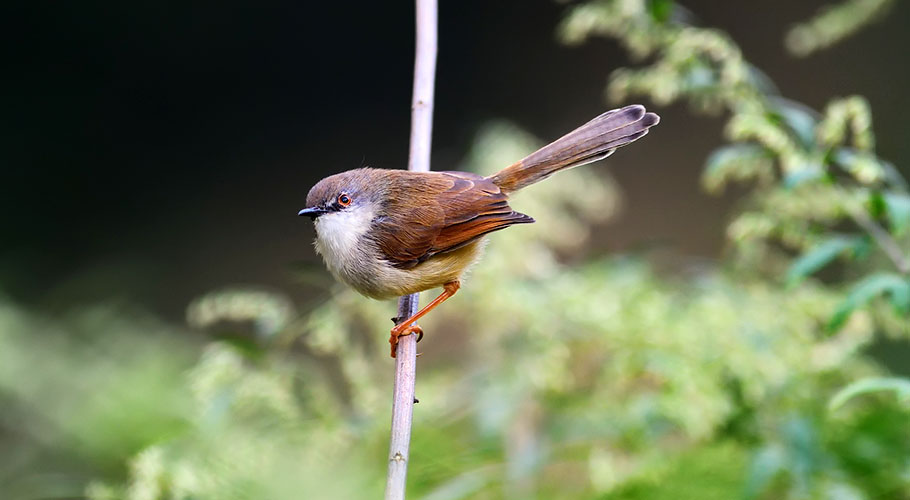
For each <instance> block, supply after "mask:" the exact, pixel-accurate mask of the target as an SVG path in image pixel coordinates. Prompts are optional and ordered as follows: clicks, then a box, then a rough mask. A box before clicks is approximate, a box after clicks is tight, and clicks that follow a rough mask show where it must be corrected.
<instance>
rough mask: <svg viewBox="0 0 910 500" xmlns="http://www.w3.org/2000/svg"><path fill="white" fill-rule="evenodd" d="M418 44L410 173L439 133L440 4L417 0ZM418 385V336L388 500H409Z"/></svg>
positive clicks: (409, 354) (395, 415)
mask: <svg viewBox="0 0 910 500" xmlns="http://www.w3.org/2000/svg"><path fill="white" fill-rule="evenodd" d="M416 7H417V13H416V28H417V43H416V50H415V54H414V94H413V97H412V99H411V147H410V154H409V156H408V170H415V171H421V172H427V171H429V170H430V149H431V145H432V135H433V90H434V83H435V79H436V46H437V44H436V26H437V4H436V0H416ZM419 298H420V295H419V294H416V293H415V294H412V295H407V296H404V297H401V298H400V299H399V301H398V318H399V320H398V321H402V320H404V319H405V318H409V317H411V316H413V315H414V314H416V313H417V310H418V303H419ZM416 381H417V338H416V336H415V335H408V336H407V337H403V338H401V339H399V341H398V350H397V351H396V358H395V388H394V392H393V399H392V432H391V437H390V439H389V472H388V476H387V477H386V490H385V499H386V500H404V498H405V486H406V481H407V475H408V458H409V456H410V455H409V453H410V445H411V421H412V417H413V413H414V386H415V384H416Z"/></svg>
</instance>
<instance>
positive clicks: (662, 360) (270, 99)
mask: <svg viewBox="0 0 910 500" xmlns="http://www.w3.org/2000/svg"><path fill="white" fill-rule="evenodd" d="M844 5H845V6H846V7H844V8H845V9H847V8H852V9H855V10H846V11H844V12H846V14H842V15H841V16H840V17H837V16H830V17H829V18H827V19H822V22H821V24H819V26H821V28H819V29H818V30H817V31H816V32H813V33H815V35H814V36H816V39H817V38H824V33H827V31H825V29H826V27H833V28H831V29H834V30H835V31H836V29H837V27H839V26H840V27H843V26H847V27H848V28H844V29H845V31H849V36H846V37H845V39H843V40H839V41H837V43H834V44H833V45H832V46H830V47H826V48H823V49H820V50H817V51H813V52H812V53H810V54H806V55H799V54H798V52H799V47H800V44H799V43H798V42H799V39H798V38H797V39H796V41H795V42H794V35H793V32H792V30H793V29H794V26H795V25H797V24H798V23H806V22H809V21H810V20H812V19H813V18H814V16H816V15H818V14H819V12H825V11H824V8H825V7H827V6H829V2H824V1H801V2H783V1H777V0H774V1H766V2H709V1H700V0H698V1H696V0H692V1H688V2H684V3H682V4H676V3H674V2H670V1H664V0H656V1H647V2H645V1H632V0H628V1H625V0H614V1H610V0H608V1H594V2H551V1H533V2H529V1H520V0H513V1H500V2H482V1H475V0H465V1H462V2H458V3H457V4H455V3H443V5H441V8H440V27H439V32H440V51H439V60H438V67H439V69H438V75H437V86H436V95H437V101H436V114H435V127H434V153H433V168H434V169H473V170H475V171H480V172H487V173H489V172H492V171H495V170H496V169H498V168H501V167H502V166H505V165H507V164H509V163H511V162H513V161H514V160H515V159H518V158H520V157H521V156H523V155H524V154H526V153H528V152H530V151H531V150H533V149H534V147H536V146H538V145H540V144H542V143H543V142H545V141H547V140H551V139H553V138H555V137H558V136H559V135H561V134H562V133H564V132H565V131H567V130H569V129H571V128H573V127H574V126H576V125H578V124H579V123H582V122H584V121H586V120H587V119H589V118H591V117H593V116H595V115H596V114H598V113H600V112H602V111H603V110H604V109H608V108H610V107H615V106H616V105H619V104H623V103H628V102H633V101H634V102H642V103H645V104H647V105H648V106H649V107H650V108H653V109H654V110H655V111H657V112H658V113H660V114H661V116H662V119H663V120H662V122H661V124H660V126H659V127H658V128H656V129H655V130H654V131H653V133H652V134H650V135H649V136H648V137H647V138H646V139H645V140H643V141H642V142H640V143H637V144H635V145H634V146H633V147H630V148H628V149H625V150H622V151H620V152H618V153H617V154H616V155H615V156H614V157H612V158H611V159H610V160H608V161H607V162H604V163H602V164H597V165H595V166H592V167H589V168H585V169H583V170H580V171H578V172H571V173H566V174H565V175H560V176H558V177H555V178H554V179H552V180H551V181H549V182H548V183H546V184H541V185H540V186H537V187H535V188H533V189H531V190H529V191H528V192H527V193H522V194H521V195H520V196H519V197H517V198H516V200H515V202H514V203H513V204H514V206H515V207H516V209H518V210H520V211H522V212H525V213H528V214H531V215H533V216H534V217H535V218H536V219H537V220H538V221H539V223H538V224H536V225H535V226H529V227H528V228H513V229H510V230H509V231H505V232H503V233H501V234H496V235H495V236H494V238H492V240H494V241H493V243H492V244H491V245H490V247H489V250H488V255H487V259H486V260H485V262H484V263H483V264H482V265H481V266H479V267H478V268H477V270H476V272H475V273H474V277H473V279H472V280H471V281H470V282H469V283H468V284H467V285H466V287H465V291H464V293H463V294H459V296H458V297H457V298H456V299H453V301H451V302H450V303H448V304H446V306H445V308H444V309H448V312H444V311H441V313H440V315H439V316H438V318H435V319H431V320H430V321H428V322H427V324H425V325H424V326H425V329H426V330H427V332H428V336H427V338H426V340H425V341H424V342H423V343H422V344H421V350H422V352H423V353H424V355H423V356H422V357H421V358H420V359H421V361H420V367H419V369H420V374H419V382H418V397H419V398H420V400H421V403H420V404H418V405H417V407H416V419H417V421H416V427H415V440H416V442H415V449H414V456H413V457H412V469H411V474H410V478H409V480H410V487H411V491H412V495H413V496H414V498H430V499H455V498H735V497H738V496H744V497H753V498H754V497H761V498H845V499H846V498H851V499H852V498H910V487H908V486H907V485H908V483H910V434H908V431H907V429H908V428H910V426H908V425H907V424H908V423H910V411H908V409H907V406H906V404H905V402H902V401H903V400H901V398H900V397H895V396H894V394H893V393H894V392H896V393H897V394H898V396H900V395H901V394H903V395H904V398H906V395H907V394H908V393H910V390H908V389H907V388H906V386H907V384H906V382H905V379H901V378H899V377H900V376H906V375H908V374H910V362H908V359H910V345H908V342H907V338H908V334H907V330H908V321H910V320H908V317H907V311H906V310H907V309H910V305H908V304H910V282H908V281H907V274H908V272H910V271H908V270H901V269H900V265H899V262H894V259H893V258H891V257H893V256H889V254H888V253H887V251H883V250H882V246H881V245H880V243H881V241H880V240H879V239H877V238H875V235H874V231H872V232H870V231H869V229H868V228H869V225H868V224H863V222H869V221H871V222H872V223H873V224H876V227H880V228H881V229H882V230H883V231H885V232H886V235H887V236H888V238H889V239H890V241H891V242H892V243H894V245H896V246H897V248H898V249H899V251H900V252H903V255H904V256H905V257H906V255H907V253H908V248H910V245H908V239H907V236H908V235H907V228H906V225H907V223H906V222H905V219H906V218H910V215H905V214H906V213H907V212H908V211H910V202H908V201H907V200H908V199H910V198H906V183H902V181H901V176H902V177H903V179H906V178H908V177H910V144H908V142H907V141H906V137H907V130H908V124H907V118H906V116H907V114H908V113H907V112H908V110H910V97H908V95H910V94H908V92H907V91H906V89H907V88H910V64H908V63H907V61H906V57H905V56H904V54H903V48H904V47H908V46H910V34H908V31H907V30H906V27H907V23H908V21H910V6H908V4H907V3H906V2H897V1H893V2H889V1H865V2H862V1H856V2H848V3H847V4H844ZM412 9H413V6H412V5H411V4H410V3H409V2H398V3H382V2H379V3H377V2H359V3H356V4H345V3H340V2H280V1H274V2H259V3H256V4H255V5H254V4H252V3H241V2H220V3H218V4H205V3H198V2H182V3H126V4H118V3H113V2H79V3H72V2H70V3H65V2H64V3H56V4H54V5H48V4H42V3H35V2H30V3H22V4H19V5H8V6H5V7H4V8H3V10H4V11H6V14H5V15H4V16H2V17H3V20H2V21H0V23H2V24H3V32H4V34H5V38H6V39H7V43H6V44H4V45H5V51H4V52H5V62H6V64H5V66H6V67H7V71H5V72H4V73H5V74H6V76H5V77H4V81H3V87H4V88H5V89H6V91H5V92H4V93H3V94H4V95H3V99H4V101H5V106H4V116H5V117H6V119H5V120H2V126H3V133H2V134H0V136H2V141H3V144H4V147H3V148H2V149H3V156H4V161H3V164H4V174H5V175H4V179H5V182H3V184H2V187H3V196H2V198H0V204H2V206H0V208H2V212H3V214H4V216H3V217H2V218H0V221H2V222H0V224H2V227H0V231H2V234H3V238H2V242H3V243H2V245H0V450H3V451H2V452H0V497H2V498H16V499H18V498H83V497H86V496H89V497H91V498H96V499H102V498H131V499H157V498H162V499H164V498H186V499H189V498H216V499H220V498H375V497H377V496H378V495H379V494H380V492H381V489H382V485H383V484H384V482H383V478H384V469H385V460H386V457H385V450H384V448H383V447H384V446H385V439H386V434H385V432H387V425H388V421H387V418H388V413H389V405H390V398H389V397H388V396H389V393H390V391H391V382H390V381H391V371H392V362H391V361H390V360H389V359H388V358H387V357H386V355H385V354H384V353H385V351H386V349H387V347H386V346H383V344H384V343H385V341H386V339H387V327H388V326H390V323H389V322H388V317H389V316H391V315H392V313H393V310H394V305H393V304H392V303H379V302H373V301H369V300H367V299H363V298H360V297H357V296H355V295H353V294H351V293H349V292H346V291H344V290H342V289H341V288H339V287H337V286H336V285H334V284H333V281H332V279H331V277H330V276H328V274H327V272H326V271H324V269H323V268H322V266H321V262H319V260H318V258H317V256H316V255H315V254H314V252H313V250H312V246H311V241H312V239H313V236H314V235H313V232H312V227H311V224H309V222H308V221H307V220H301V219H299V218H298V217H297V216H296V212H297V210H298V209H300V208H302V207H303V203H304V198H305V195H306V192H307V191H308V189H309V187H310V186H311V185H312V184H314V183H315V182H316V181H318V180H319V179H320V178H322V177H324V176H326V175H328V174H331V173H334V172H338V171H341V170H345V169H349V168H355V167H358V166H362V165H370V166H375V167H383V168H403V167H404V166H405V165H406V162H407V157H406V156H407V140H408V130H409V101H410V92H411V76H412V68H413V66H412V65H413V10H412ZM869 13H875V14H876V15H874V16H871V19H870V20H869V22H868V23H862V25H861V26H856V27H855V28H856V29H852V28H850V27H849V25H850V24H851V22H852V21H853V20H857V19H860V20H861V19H862V18H863V15H865V14H869ZM611 19H613V21H611ZM616 20H625V25H624V26H617V21H616ZM686 27H688V28H686ZM689 28H691V29H700V28H704V29H706V32H705V33H704V34H703V35H704V37H706V38H710V37H711V36H714V34H717V33H721V32H722V33H726V35H725V36H721V37H720V38H718V39H717V40H715V39H710V40H702V41H701V42H698V43H696V42H693V41H692V39H687V38H686V36H687V35H693V37H694V38H698V36H701V35H699V34H698V33H694V34H693V33H692V32H689V31H686V29H689ZM713 30H719V31H713ZM854 31H855V32H854ZM818 33H822V34H821V35H819V34H818ZM727 37H729V38H727ZM810 39H811V37H810ZM718 40H720V41H718ZM787 40H789V45H788V43H787ZM725 41H732V44H735V45H725V43H726V42H725ZM702 42H704V44H703V45H699V43H702ZM687 43H688V44H693V45H691V47H690V48H688V49H679V50H681V51H682V52H684V53H686V54H689V55H688V56H686V57H685V60H682V59H680V58H679V57H677V59H675V60H671V59H672V57H671V56H673V50H674V49H673V48H674V47H688V46H686V45H685V44H687ZM731 46H734V47H735V46H738V47H739V49H740V50H741V52H738V54H741V58H742V59H744V60H745V61H748V63H749V66H748V67H749V68H755V71H754V72H752V73H749V75H748V76H747V77H744V76H742V75H739V76H736V75H737V74H738V73H736V71H734V70H731V71H730V72H728V73H724V71H723V68H724V67H727V66H724V64H727V63H728V62H729V61H731V60H733V61H734V62H733V63H730V65H731V66H730V67H732V68H742V67H745V66H742V65H741V64H740V62H741V61H740V59H738V57H739V56H736V55H734V56H731V55H730V54H731V52H730V47H731ZM712 50H713V52H712ZM700 51H702V52H700ZM703 52H704V54H709V56H705V57H703V55H704V54H703ZM668 61H669V62H668ZM662 63H663V64H664V66H659V65H660V64H662ZM715 63H716V64H715ZM653 65H658V67H659V68H662V70H661V71H663V72H660V73H655V74H656V75H657V76H658V78H657V81H658V83H660V82H664V83H666V84H667V85H669V87H673V82H677V83H676V86H675V88H674V89H670V90H668V89H667V88H663V87H661V86H660V85H657V84H655V83H654V81H651V82H650V83H649V82H648V81H647V79H639V80H636V79H635V78H634V77H633V78H626V79H625V80H623V75H625V76H629V74H628V73H622V72H621V71H620V72H617V70H621V68H648V67H654V66H653ZM759 70H760V71H759ZM749 71H751V70H749ZM731 74H732V75H733V76H730V75H731ZM737 78H740V80H742V81H740V80H737ZM731 79H732V83H731ZM772 81H773V85H772V84H771V83H769V82H772ZM743 82H745V83H743ZM753 87H754V88H753ZM756 89H758V90H756ZM759 91H760V92H761V93H762V94H761V96H759V97H756V96H755V92H759ZM777 95H780V96H784V97H785V98H786V99H787V100H786V101H780V100H777V97H776V96H777ZM852 95H859V96H863V99H859V100H847V101H843V102H844V103H846V104H844V105H843V106H842V108H843V109H841V108H837V107H836V106H835V108H836V109H832V108H831V107H830V106H829V104H830V103H831V102H832V101H833V100H834V99H836V98H840V97H845V96H852ZM610 96H613V99H611V98H610ZM617 96H620V98H619V99H618V100H617V99H616V97H617ZM756 103H771V104H767V109H766V108H764V107H762V108H761V109H760V110H759V111H761V113H756V109H755V107H756V106H759V107H761V106H765V104H761V105H759V104H756ZM798 103H801V104H798ZM768 110H771V111H768ZM807 110H817V111H818V112H819V113H824V114H816V113H815V112H812V111H807ZM864 110H866V111H868V110H871V116H873V117H874V119H873V120H872V122H871V125H870V124H869V123H867V122H864V121H863V118H862V117H863V116H864V115H863V111H864ZM762 113H765V115H762ZM759 115H761V116H772V115H773V116H772V118H773V119H769V120H768V123H757V122H756V121H755V116H759ZM839 116H840V117H841V118H843V119H844V120H848V119H847V118H844V117H847V116H852V117H854V118H853V121H847V122H845V123H847V124H846V125H844V126H842V127H841V128H842V129H846V130H850V131H852V134H848V133H845V132H843V130H842V131H841V132H842V133H841V136H842V137H841V136H838V135H837V133H836V132H837V128H838V127H837V125H836V123H834V122H837V120H838V117H839ZM857 117H858V118H857ZM737 120H738V121H737ZM750 120H751V121H750ZM807 120H808V121H807ZM826 123H827V124H828V125H829V126H828V128H827V129H826V128H825V127H824V126H823V125H824V124H826ZM832 123H834V124H833V125H832ZM769 124H770V125H769ZM765 126H769V127H771V128H767V127H766V128H763V127H765ZM775 127H777V128H775ZM800 127H808V128H807V129H806V130H808V132H806V130H803V129H801V128H800ZM832 129H833V130H835V132H830V133H828V132H825V130H829V131H830V130H832ZM872 130H874V147H873V145H872V144H871V143H870V141H871V140H868V141H866V142H863V137H865V136H864V135H863V134H867V135H868V134H869V132H870V131H872ZM781 131H782V132H781ZM778 132H780V133H783V134H784V135H785V136H787V134H789V136H790V137H792V138H795V139H794V141H790V142H786V141H784V143H785V144H784V145H783V146H781V142H780V141H781V140H782V139H780V138H779V137H778V136H775V135H774V134H775V133H778ZM826 133H827V135H826ZM832 134H833V135H832ZM816 138H817V139H816ZM731 141H732V142H734V143H738V144H739V145H740V146H743V145H745V146H748V147H754V148H753V149H748V150H744V149H728V150H726V151H727V156H726V157H723V156H721V157H718V156H716V155H715V156H712V153H713V152H715V151H717V150H718V148H722V147H725V146H724V145H726V144H728V143H729V142H731ZM775 141H776V142H775ZM791 143H792V144H791ZM794 144H795V145H794ZM842 146H843V147H842ZM794 148H796V149H794ZM797 149H798V151H797ZM737 155H738V156H737ZM750 155H751V156H750ZM756 155H758V156H756ZM850 155H853V156H850ZM881 159H884V160H887V161H888V162H890V163H885V162H884V161H883V160H881ZM810 164H811V165H810ZM816 164H817V165H816ZM806 165H809V166H817V167H818V168H820V169H822V170H823V171H824V173H825V175H819V176H814V175H805V174H796V173H795V172H802V171H804V170H811V169H810V168H809V167H806V168H803V167H805V166H806ZM805 178H809V179H810V182H809V184H811V185H809V186H806V185H803V181H804V179H805ZM731 179H743V180H745V181H746V182H743V183H731V182H729V181H730V180H731ZM728 183H729V184H730V185H729V186H727V188H726V189H724V190H720V189H717V188H718V187H719V186H720V185H726V184H728ZM712 187H713V188H715V189H706V188H712ZM799 189H804V190H810V191H799ZM813 189H814V190H813ZM709 191H713V192H709ZM799 201H805V202H806V203H808V206H803V205H799V204H798V202H799ZM813 202H814V204H813ZM856 207H860V208H859V209H860V211H861V212H862V213H864V214H867V215H866V217H865V218H863V217H859V218H858V217H856V210H857V209H856ZM851 214H852V216H851ZM749 217H751V218H749ZM759 219H760V220H759ZM867 219H868V220H867ZM750 224H751V225H750ZM756 228H757V229H756ZM850 238H853V239H850ZM832 242H834V243H832ZM838 245H840V246H838ZM819 248H821V252H820V253H819V252H815V253H813V250H818V249H819ZM800 256H803V257H804V258H802V259H800ZM835 260H836V262H835ZM800 266H801V267H800ZM816 271H820V274H818V273H816ZM810 275H811V277H810ZM806 278H808V279H806ZM873 278H881V279H880V280H879V281H875V280H874V279H873ZM882 280H884V281H882ZM888 280H890V281H888ZM870 283H871V284H870ZM863 286H865V288H862V287H863ZM864 290H865V292H864ZM870 290H871V291H870ZM905 295H906V297H905ZM851 313H852V314H851ZM857 381H859V382H865V383H866V384H867V386H862V387H860V389H859V390H858V391H859V392H864V391H865V390H871V389H885V391H884V393H883V394H879V393H878V391H876V394H873V395H864V396H862V397H859V398H857V400H851V401H848V402H846V403H844V404H843V405H840V406H838V409H830V408H829V406H828V404H829V402H830V401H831V398H832V397H834V395H835V394H836V393H837V391H838V390H840V389H842V388H844V387H853V388H854V389H855V388H856V386H851V385H850V384H851V383H855V382H857ZM864 387H865V388H864ZM870 388H871V389H870ZM889 391H891V392H889ZM327 478H329V479H327Z"/></svg>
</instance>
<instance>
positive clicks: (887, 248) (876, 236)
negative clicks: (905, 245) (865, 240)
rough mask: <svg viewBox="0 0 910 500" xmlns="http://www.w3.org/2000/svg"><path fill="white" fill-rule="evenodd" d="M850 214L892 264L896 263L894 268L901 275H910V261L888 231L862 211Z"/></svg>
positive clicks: (855, 210)
mask: <svg viewBox="0 0 910 500" xmlns="http://www.w3.org/2000/svg"><path fill="white" fill-rule="evenodd" d="M849 213H850V217H851V218H852V219H853V221H854V222H856V223H857V224H858V225H859V226H860V227H861V228H863V229H864V230H865V231H866V232H867V233H869V236H872V239H873V240H875V243H876V244H877V245H878V247H879V248H881V249H882V251H883V252H885V255H887V256H888V258H889V259H891V262H893V263H894V267H896V268H897V270H898V271H900V273H901V274H910V260H908V259H907V256H906V255H904V251H903V250H901V247H900V245H899V244H898V243H897V241H894V238H892V237H891V235H890V234H889V233H888V231H885V230H884V229H882V227H881V226H879V225H878V224H877V223H876V222H875V221H874V220H873V219H872V218H871V217H869V216H868V215H867V214H866V212H865V211H864V210H862V209H853V210H850V211H849Z"/></svg>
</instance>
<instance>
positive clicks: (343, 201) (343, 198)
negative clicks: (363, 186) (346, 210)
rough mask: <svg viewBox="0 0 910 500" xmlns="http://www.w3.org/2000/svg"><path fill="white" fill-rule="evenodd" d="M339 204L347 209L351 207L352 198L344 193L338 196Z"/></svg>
mask: <svg viewBox="0 0 910 500" xmlns="http://www.w3.org/2000/svg"><path fill="white" fill-rule="evenodd" d="M338 204H339V205H341V206H343V207H346V206H348V205H350V204H351V197H350V196H348V195H346V194H344V193H342V194H340V195H338Z"/></svg>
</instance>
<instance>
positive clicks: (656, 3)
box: [648, 0, 673, 24]
mask: <svg viewBox="0 0 910 500" xmlns="http://www.w3.org/2000/svg"><path fill="white" fill-rule="evenodd" d="M648 12H649V13H650V14H651V18H652V19H654V21H655V22H657V23H658V24H663V23H665V22H667V21H668V20H669V19H670V15H671V14H673V2H672V1H671V0H650V1H649V2H648Z"/></svg>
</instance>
